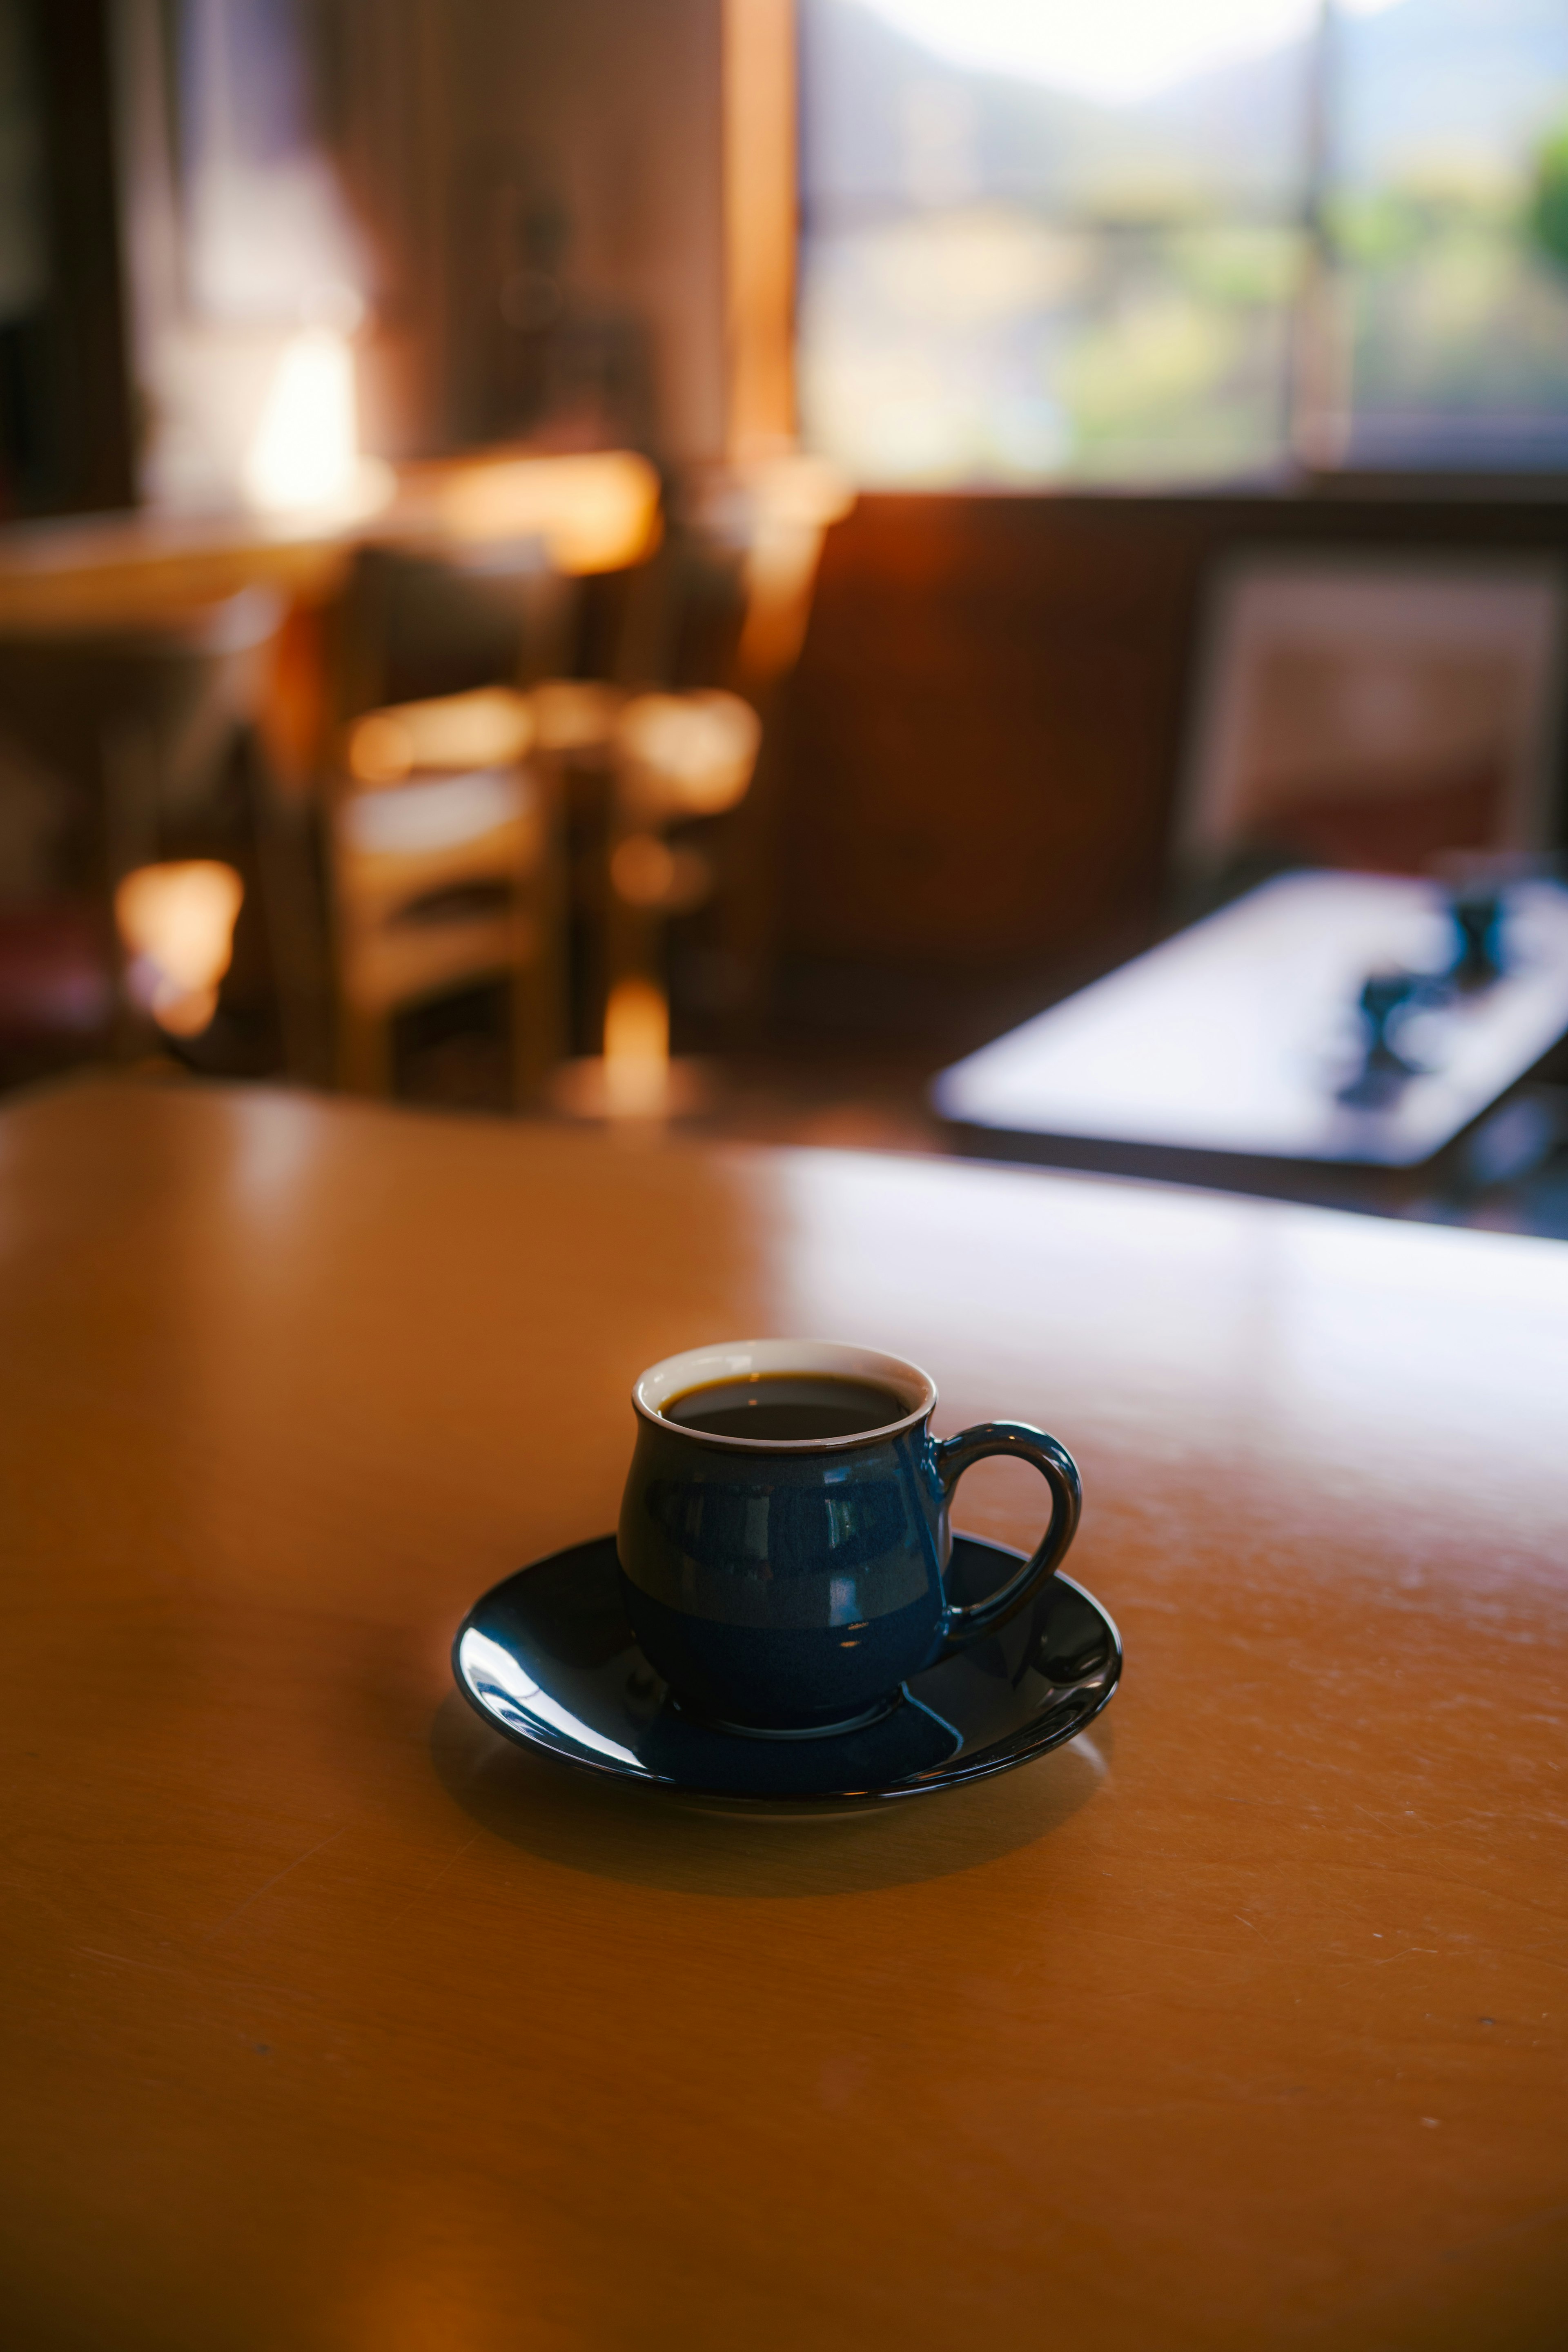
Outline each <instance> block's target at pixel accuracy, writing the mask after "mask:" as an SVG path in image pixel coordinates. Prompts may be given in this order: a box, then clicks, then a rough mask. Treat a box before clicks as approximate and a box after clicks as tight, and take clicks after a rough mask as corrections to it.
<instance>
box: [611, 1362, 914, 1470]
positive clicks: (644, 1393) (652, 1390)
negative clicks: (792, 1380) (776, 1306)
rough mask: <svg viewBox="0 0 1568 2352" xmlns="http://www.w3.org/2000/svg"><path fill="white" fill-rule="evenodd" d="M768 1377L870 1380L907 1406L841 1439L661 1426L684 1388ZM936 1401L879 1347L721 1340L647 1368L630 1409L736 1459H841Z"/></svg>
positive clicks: (896, 1431) (908, 1368)
mask: <svg viewBox="0 0 1568 2352" xmlns="http://www.w3.org/2000/svg"><path fill="white" fill-rule="evenodd" d="M767 1372H827V1373H831V1374H832V1375H833V1376H834V1377H835V1378H836V1379H837V1380H841V1381H842V1380H863V1381H873V1382H874V1383H876V1385H877V1386H879V1387H881V1388H888V1389H891V1390H892V1391H893V1393H894V1394H895V1396H898V1397H900V1398H903V1399H905V1400H907V1401H908V1410H907V1411H906V1412H905V1413H904V1414H903V1415H902V1417H901V1419H900V1420H898V1421H888V1422H882V1423H879V1424H878V1425H877V1427H876V1428H874V1429H857V1430H855V1431H853V1432H852V1433H851V1434H850V1435H849V1436H847V1437H721V1436H720V1435H719V1434H718V1433H717V1432H716V1431H714V1430H710V1429H688V1428H686V1427H685V1426H684V1425H683V1424H682V1423H680V1422H679V1421H669V1420H667V1419H666V1417H665V1415H664V1413H663V1412H661V1411H660V1407H661V1406H663V1405H665V1404H668V1402H669V1400H670V1398H671V1397H677V1396H683V1395H684V1394H685V1393H686V1391H687V1390H688V1389H697V1388H705V1387H707V1386H709V1385H710V1383H711V1382H712V1381H743V1380H749V1379H752V1377H753V1376H755V1375H757V1374H760V1373H767ZM935 1403H936V1382H935V1381H933V1380H932V1378H931V1374H930V1373H929V1372H926V1371H922V1370H921V1367H920V1366H919V1364H911V1363H910V1361H909V1360H908V1359H907V1358H906V1357H903V1356H889V1355H887V1354H885V1353H884V1352H883V1350H882V1349H880V1348H858V1347H855V1346H853V1345H851V1344H850V1343H849V1342H848V1341H847V1340H842V1339H725V1340H721V1341H717V1342H715V1343H714V1344H713V1345H712V1346H710V1347H707V1348H688V1349H686V1350H685V1351H684V1352H683V1353H682V1354H680V1355H679V1356H666V1357H665V1358H664V1360H662V1362H660V1363H657V1364H650V1365H649V1366H648V1368H647V1371H646V1372H639V1373H638V1375H637V1379H636V1380H635V1381H633V1383H632V1410H633V1411H634V1412H637V1413H639V1414H640V1415H641V1416H642V1418H643V1420H644V1421H651V1422H654V1423H657V1425H658V1427H659V1428H660V1429H665V1430H668V1431H669V1432H670V1433H671V1434H672V1435H673V1436H676V1437H687V1438H690V1439H691V1440H692V1441H693V1443H694V1444H698V1445H722V1446H727V1447H729V1448H730V1449H731V1451H733V1452H735V1453H737V1454H822V1453H830V1454H837V1453H844V1452H847V1451H848V1450H849V1449H850V1448H851V1447H853V1446H857V1445H864V1444H866V1442H867V1440H868V1438H872V1437H898V1436H900V1435H901V1434H902V1433H903V1432H904V1431H905V1430H906V1429H913V1428H915V1427H916V1426H917V1425H918V1424H919V1423H921V1422H922V1421H924V1419H925V1418H926V1415H927V1414H928V1413H929V1412H931V1408H932V1406H933V1405H934V1404H935Z"/></svg>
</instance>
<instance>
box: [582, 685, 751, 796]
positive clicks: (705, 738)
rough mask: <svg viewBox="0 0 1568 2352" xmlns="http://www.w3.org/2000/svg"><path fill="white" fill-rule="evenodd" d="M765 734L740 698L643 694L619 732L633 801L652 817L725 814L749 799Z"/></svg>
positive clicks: (629, 709) (626, 713) (623, 716)
mask: <svg viewBox="0 0 1568 2352" xmlns="http://www.w3.org/2000/svg"><path fill="white" fill-rule="evenodd" d="M762 736H763V729H762V721H761V720H760V719H758V717H757V714H756V712H755V711H754V710H753V709H752V706H751V704H750V703H749V702H742V699H741V698H740V696H739V695H738V694H721V693H718V692H714V693H706V694H639V695H638V696H637V698H635V700H633V701H631V702H628V703H627V705H626V709H625V710H624V711H623V712H622V714H621V723H620V727H619V729H618V730H617V733H616V741H617V745H618V748H619V750H620V751H621V754H622V757H623V759H624V761H625V762H626V796H627V799H628V801H629V802H630V803H631V804H632V805H633V806H635V807H636V808H637V809H638V810H639V811H641V812H642V813H644V814H647V815H648V816H665V817H675V816H717V815H718V814H720V813H721V811H722V810H724V809H730V808H733V807H734V806H735V804H736V803H737V802H738V801H742V800H744V798H745V796H746V793H747V789H748V787H749V786H750V784H751V781H752V771H753V769H754V768H755V766H756V764H757V752H758V750H759V748H760V746H761V743H762Z"/></svg>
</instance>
